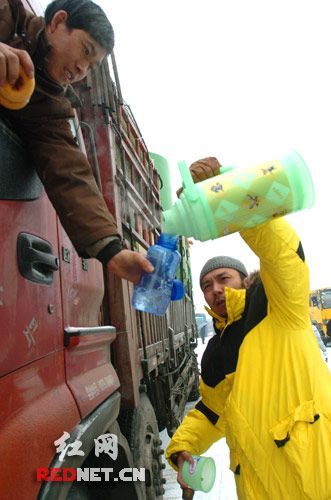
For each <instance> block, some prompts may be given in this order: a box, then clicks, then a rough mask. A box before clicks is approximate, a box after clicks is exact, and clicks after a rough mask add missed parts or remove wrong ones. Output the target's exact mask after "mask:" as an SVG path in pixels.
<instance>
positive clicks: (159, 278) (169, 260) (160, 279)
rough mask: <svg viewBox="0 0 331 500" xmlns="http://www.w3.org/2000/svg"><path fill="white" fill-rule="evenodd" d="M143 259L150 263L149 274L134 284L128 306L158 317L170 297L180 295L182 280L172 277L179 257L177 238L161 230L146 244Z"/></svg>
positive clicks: (163, 312)
mask: <svg viewBox="0 0 331 500" xmlns="http://www.w3.org/2000/svg"><path fill="white" fill-rule="evenodd" d="M147 259H148V260H149V261H150V262H151V263H152V264H153V266H154V271H153V272H152V273H143V274H142V276H141V278H140V281H139V283H138V284H137V285H136V286H135V288H134V292H133V296H132V305H133V307H134V308H135V309H138V310H139V311H144V312H149V313H152V314H156V315H158V316H162V315H163V314H165V312H166V310H167V308H168V305H169V303H170V300H180V299H182V298H183V296H184V287H183V283H182V282H181V281H179V280H176V279H174V278H175V274H176V270H177V267H178V264H179V262H180V259H181V256H180V254H179V252H178V251H177V237H176V236H171V235H169V234H164V233H162V234H161V235H160V237H159V239H158V241H157V243H156V245H152V246H151V247H149V249H148V252H147Z"/></svg>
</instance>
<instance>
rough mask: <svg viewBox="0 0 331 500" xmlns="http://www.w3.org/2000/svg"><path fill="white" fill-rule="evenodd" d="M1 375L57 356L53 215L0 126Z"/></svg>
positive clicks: (20, 151)
mask: <svg viewBox="0 0 331 500" xmlns="http://www.w3.org/2000/svg"><path fill="white" fill-rule="evenodd" d="M0 151H1V161H0V227H1V246H0V259H1V274H0V331H1V335H0V374H1V375H4V374H6V373H9V372H11V371H14V370H16V369H17V368H19V367H21V366H23V365H26V364H28V363H31V362H32V361H34V360H36V359H39V358H42V357H44V356H47V355H48V354H50V353H51V352H54V351H56V350H60V349H61V348H62V345H63V340H62V335H61V331H62V328H61V326H62V311H61V295H60V277H59V271H58V268H59V261H58V243H57V222H56V215H55V212H54V210H53V208H52V206H51V204H50V202H49V201H48V198H47V196H46V194H45V192H44V190H43V187H42V185H41V183H40V181H39V179H38V177H37V174H36V173H35V171H34V169H33V168H32V167H31V166H30V165H27V159H26V155H25V151H24V147H23V145H22V143H21V142H20V141H19V139H18V138H17V137H16V136H15V135H14V134H13V133H11V131H10V129H9V128H8V127H7V126H6V125H4V124H3V123H2V122H0Z"/></svg>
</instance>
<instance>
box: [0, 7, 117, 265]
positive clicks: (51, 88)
mask: <svg viewBox="0 0 331 500" xmlns="http://www.w3.org/2000/svg"><path fill="white" fill-rule="evenodd" d="M0 42H3V43H6V44H8V45H11V46H13V47H16V48H20V49H24V50H26V51H27V52H28V53H29V54H30V56H31V58H32V60H33V62H34V65H35V76H36V90H35V92H34V94H33V96H32V98H31V101H30V103H29V104H28V105H27V106H26V107H25V108H23V109H21V110H18V111H9V110H7V109H5V108H3V107H1V106H0V117H4V118H6V119H7V120H9V121H10V122H11V124H12V125H13V126H14V130H15V131H16V133H17V134H18V135H19V136H20V137H21V139H23V141H24V142H25V144H26V147H27V151H28V153H29V154H30V156H31V158H32V160H33V162H34V164H35V166H36V169H37V171H38V174H39V176H40V178H41V180H42V182H43V184H44V186H45V189H46V192H47V194H48V197H49V199H50V200H51V202H52V204H53V206H54V208H55V210H56V212H57V214H58V216H59V218H60V220H61V223H62V225H63V227H64V229H65V230H66V232H67V234H68V236H69V237H70V239H71V241H72V243H73V244H74V246H75V248H76V250H77V251H78V253H79V254H81V255H85V252H86V248H87V247H89V246H91V245H93V244H95V243H96V242H98V241H99V240H101V239H103V238H107V237H109V236H110V237H111V236H114V235H118V230H117V227H116V224H115V221H114V218H113V217H112V215H111V214H110V213H109V211H108V209H107V206H106V204H105V202H104V199H103V197H102V195H101V194H100V192H99V190H98V188H97V185H96V182H95V180H94V177H93V175H92V170H91V167H90V165H89V163H88V161H87V159H86V157H85V155H84V154H83V153H82V152H81V151H80V150H79V147H78V145H77V144H76V142H75V140H74V138H73V135H72V132H71V130H70V126H69V122H68V119H69V118H72V117H73V116H74V112H73V108H72V104H71V102H73V98H75V94H74V91H73V89H72V88H71V87H70V86H69V87H68V88H67V89H65V88H63V87H62V86H60V85H58V84H57V83H56V82H54V80H52V79H51V78H50V77H49V76H48V75H47V73H46V72H45V70H44V68H43V62H44V59H45V56H46V54H47V53H48V51H49V50H50V47H49V46H48V44H47V40H46V37H45V21H44V19H43V18H42V17H37V16H34V15H33V14H32V13H28V12H26V11H25V9H24V6H23V5H22V3H21V1H20V0H0ZM76 100H77V96H76ZM111 239H113V240H114V241H113V242H112V243H111V246H112V250H110V251H108V252H106V257H107V258H105V252H104V255H103V258H100V260H104V261H107V260H108V259H109V257H111V256H112V255H115V254H116V253H117V252H118V251H119V250H120V249H121V247H120V245H119V239H117V238H115V239H114V238H111ZM101 247H102V245H101ZM101 253H102V252H101ZM98 257H100V256H98Z"/></svg>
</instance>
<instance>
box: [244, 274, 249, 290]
mask: <svg viewBox="0 0 331 500" xmlns="http://www.w3.org/2000/svg"><path fill="white" fill-rule="evenodd" d="M243 285H244V288H246V290H247V288H249V278H248V276H246V278H244V279H243Z"/></svg>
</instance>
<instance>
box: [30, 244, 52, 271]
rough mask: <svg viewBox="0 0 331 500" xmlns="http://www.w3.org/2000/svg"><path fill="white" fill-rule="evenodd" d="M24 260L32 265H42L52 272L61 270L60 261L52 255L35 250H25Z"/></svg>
mask: <svg viewBox="0 0 331 500" xmlns="http://www.w3.org/2000/svg"><path fill="white" fill-rule="evenodd" d="M23 256H24V259H25V260H26V261H27V262H30V263H31V265H32V266H33V265H38V264H42V265H43V266H45V267H46V268H48V269H49V270H50V271H57V270H58V269H59V259H58V257H55V256H54V255H52V254H49V253H46V252H42V251H41V250H36V249H35V248H31V247H30V248H25V249H24V251H23Z"/></svg>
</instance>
